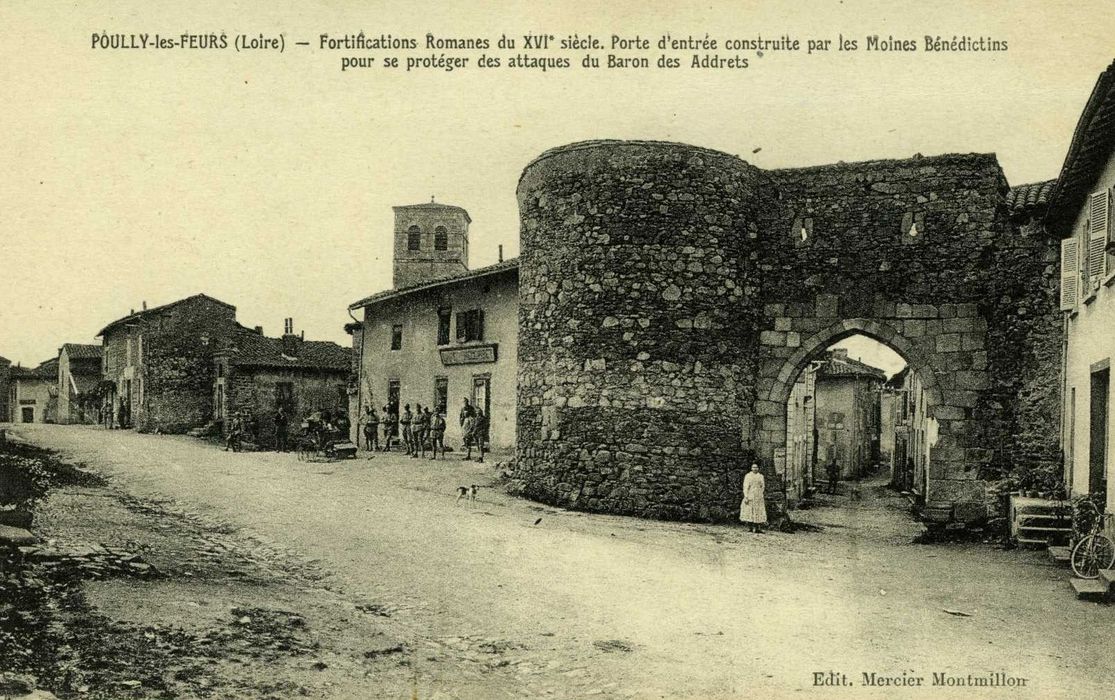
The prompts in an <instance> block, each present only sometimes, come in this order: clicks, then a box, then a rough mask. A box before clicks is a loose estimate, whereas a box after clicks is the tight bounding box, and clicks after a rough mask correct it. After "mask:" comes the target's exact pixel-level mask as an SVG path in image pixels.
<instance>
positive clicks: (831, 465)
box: [825, 453, 840, 493]
mask: <svg viewBox="0 0 1115 700" xmlns="http://www.w3.org/2000/svg"><path fill="white" fill-rule="evenodd" d="M825 476H827V477H828V481H829V484H828V485H829V493H836V484H837V483H838V482H839V481H840V465H839V464H837V463H836V454H835V453H834V454H830V455H829V461H828V464H826V465H825Z"/></svg>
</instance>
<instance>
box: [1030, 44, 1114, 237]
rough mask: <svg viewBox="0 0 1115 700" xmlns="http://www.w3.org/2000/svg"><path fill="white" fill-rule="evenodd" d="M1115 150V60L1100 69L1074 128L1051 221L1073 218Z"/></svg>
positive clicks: (1052, 203)
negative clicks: (1101, 70)
mask: <svg viewBox="0 0 1115 700" xmlns="http://www.w3.org/2000/svg"><path fill="white" fill-rule="evenodd" d="M1113 151H1115V62H1112V63H1111V65H1109V66H1108V67H1107V69H1106V70H1105V71H1104V72H1103V73H1100V76H1099V78H1097V79H1096V84H1095V87H1093V88H1092V94H1091V95H1089V97H1088V101H1087V102H1086V103H1085V104H1084V110H1083V112H1081V114H1080V121H1078V122H1077V124H1076V129H1075V130H1074V131H1073V135H1072V143H1071V144H1070V145H1069V151H1068V153H1067V154H1066V155H1065V162H1064V164H1063V165H1062V166H1061V173H1060V175H1058V176H1057V186H1056V187H1055V188H1054V190H1053V192H1052V193H1051V194H1050V197H1049V212H1048V214H1047V223H1049V224H1052V225H1054V226H1058V225H1062V224H1065V223H1067V222H1068V221H1070V220H1071V217H1072V216H1073V215H1074V213H1075V211H1076V209H1077V208H1078V207H1079V206H1080V204H1081V202H1083V200H1084V197H1085V196H1086V195H1087V194H1088V192H1089V190H1091V188H1092V187H1093V186H1094V185H1095V183H1096V180H1097V179H1098V178H1099V176H1100V173H1101V172H1102V171H1103V168H1104V166H1105V164H1106V163H1107V162H1108V160H1109V159H1110V158H1111V154H1112V152H1113Z"/></svg>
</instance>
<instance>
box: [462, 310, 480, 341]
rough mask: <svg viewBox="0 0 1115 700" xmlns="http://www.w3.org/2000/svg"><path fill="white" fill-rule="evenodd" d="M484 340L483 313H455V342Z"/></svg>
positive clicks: (472, 311)
mask: <svg viewBox="0 0 1115 700" xmlns="http://www.w3.org/2000/svg"><path fill="white" fill-rule="evenodd" d="M474 340H484V312H483V311H481V310H480V309H472V310H471V311H461V312H458V313H457V342H458V343H468V342H471V341H474Z"/></svg>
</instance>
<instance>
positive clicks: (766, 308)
mask: <svg viewBox="0 0 1115 700" xmlns="http://www.w3.org/2000/svg"><path fill="white" fill-rule="evenodd" d="M785 311H786V305H785V304H764V305H763V315H764V316H769V317H772V318H773V317H775V316H781V315H782V314H783V313H785Z"/></svg>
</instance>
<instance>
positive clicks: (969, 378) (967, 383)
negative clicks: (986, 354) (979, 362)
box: [953, 371, 991, 391]
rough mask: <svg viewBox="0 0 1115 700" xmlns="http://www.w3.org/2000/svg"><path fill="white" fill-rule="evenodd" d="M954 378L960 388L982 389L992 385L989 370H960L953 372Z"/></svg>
mask: <svg viewBox="0 0 1115 700" xmlns="http://www.w3.org/2000/svg"><path fill="white" fill-rule="evenodd" d="M953 378H954V381H955V386H956V388H958V389H968V390H971V391H982V390H984V389H987V388H988V387H989V386H991V380H990V378H989V377H988V376H987V372H982V371H981V372H973V371H959V372H954V373H953Z"/></svg>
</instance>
